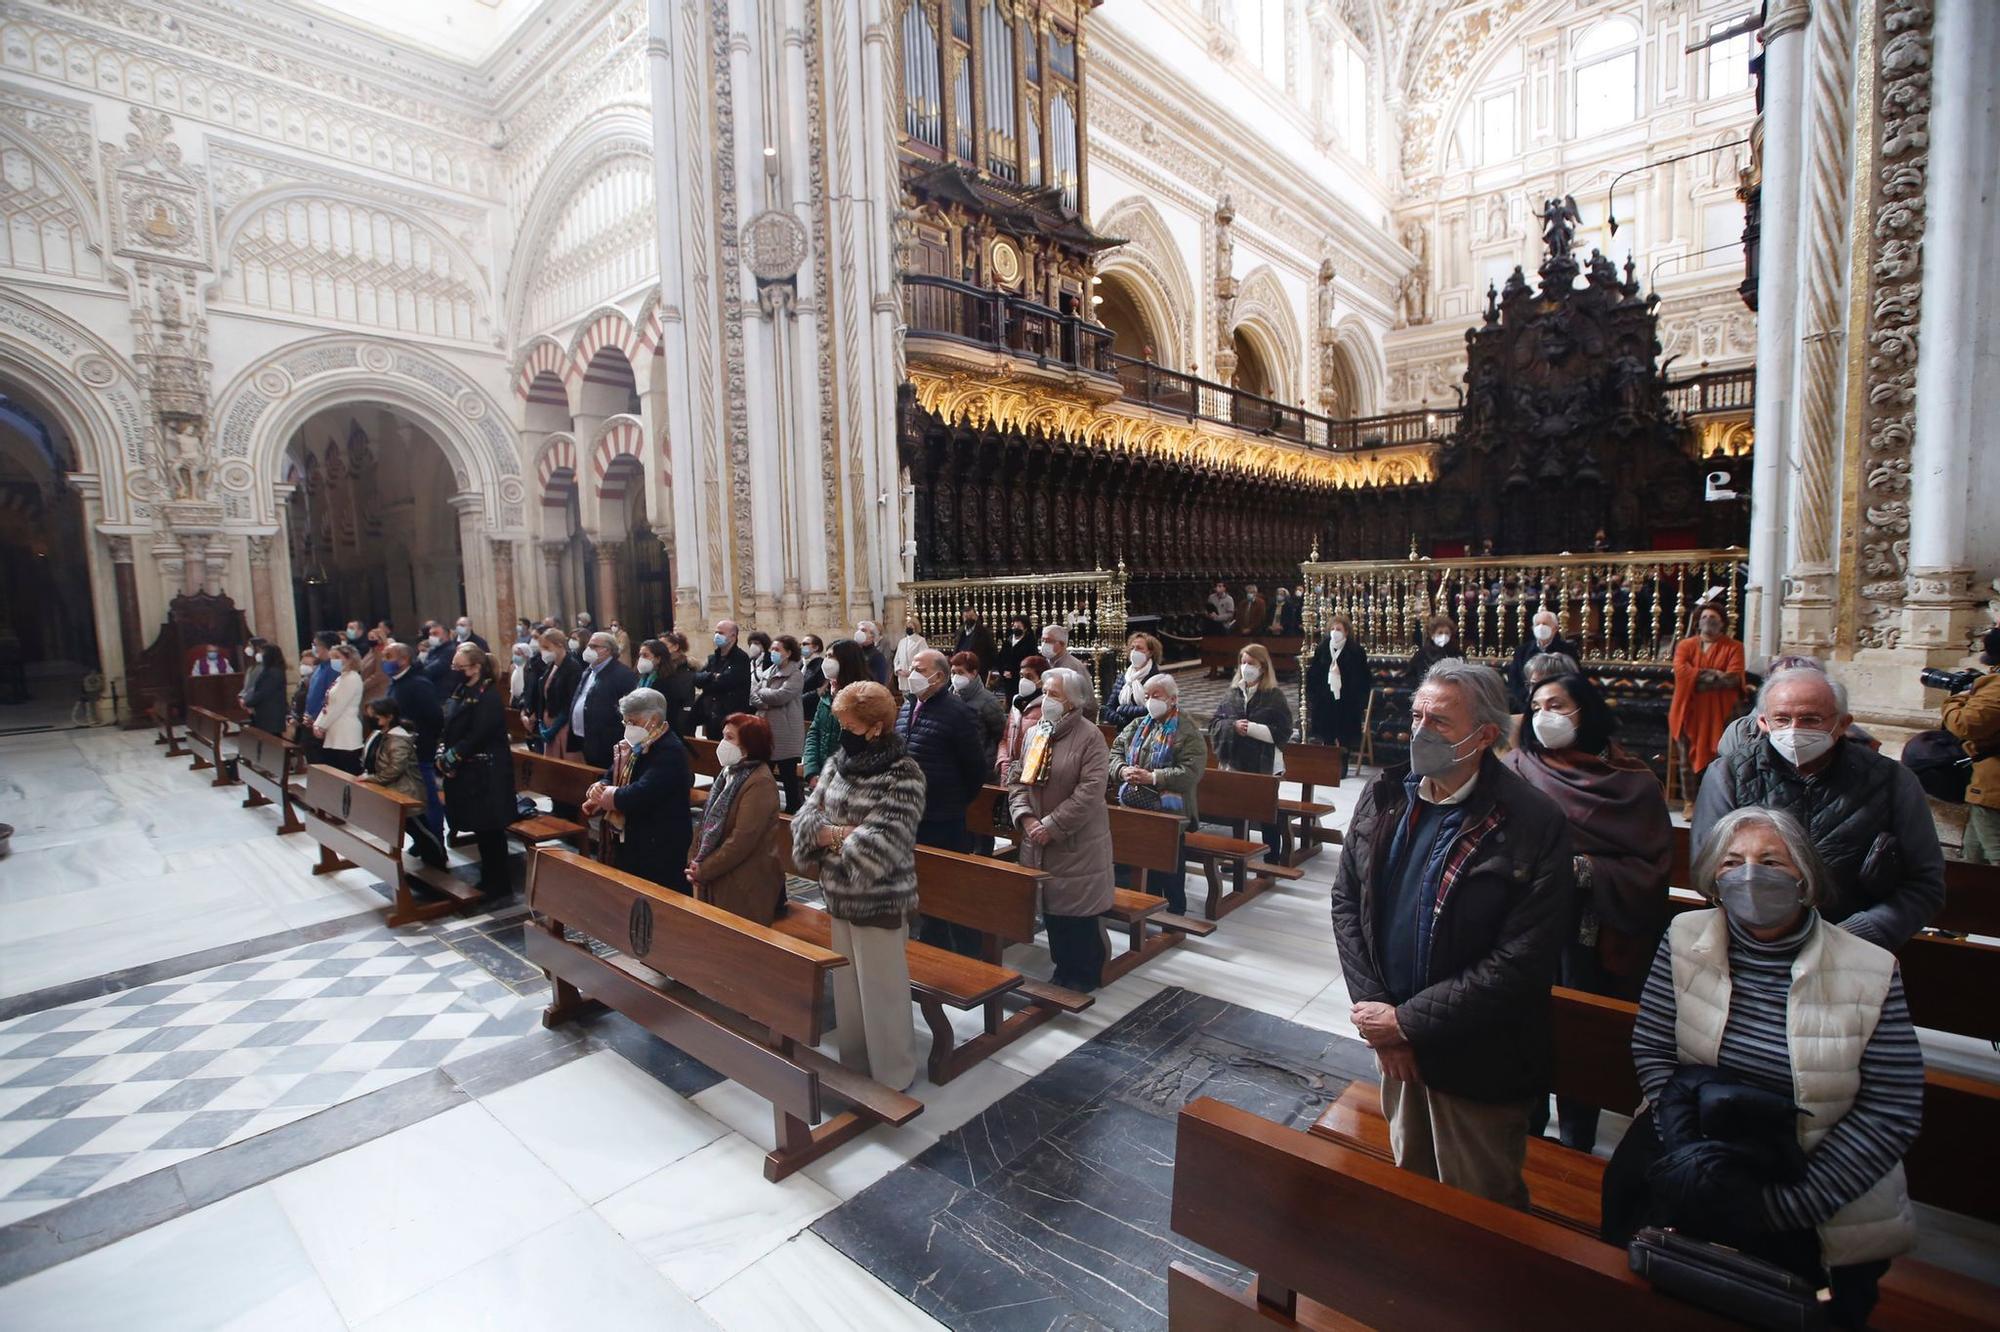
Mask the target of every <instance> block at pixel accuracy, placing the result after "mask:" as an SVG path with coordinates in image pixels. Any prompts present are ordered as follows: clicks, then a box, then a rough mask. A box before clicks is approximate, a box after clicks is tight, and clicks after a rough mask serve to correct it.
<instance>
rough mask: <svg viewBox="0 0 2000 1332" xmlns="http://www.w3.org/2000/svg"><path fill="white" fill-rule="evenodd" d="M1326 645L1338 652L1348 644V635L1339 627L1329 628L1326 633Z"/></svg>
mask: <svg viewBox="0 0 2000 1332" xmlns="http://www.w3.org/2000/svg"><path fill="white" fill-rule="evenodd" d="M1326 645H1327V646H1328V647H1330V648H1332V649H1333V650H1334V651H1335V652H1338V651H1340V650H1341V649H1342V648H1344V647H1346V646H1347V635H1346V634H1345V633H1342V632H1341V631H1340V630H1338V629H1332V630H1329V631H1327V635H1326Z"/></svg>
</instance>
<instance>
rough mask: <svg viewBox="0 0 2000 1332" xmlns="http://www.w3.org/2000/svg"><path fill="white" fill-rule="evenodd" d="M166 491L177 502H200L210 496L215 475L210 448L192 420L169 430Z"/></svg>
mask: <svg viewBox="0 0 2000 1332" xmlns="http://www.w3.org/2000/svg"><path fill="white" fill-rule="evenodd" d="M166 433H167V488H168V489H169V490H171V491H172V492H173V496H174V498H175V499H177V500H198V499H202V498H205V497H206V496H207V494H208V489H209V481H210V479H211V477H212V475H213V473H214V468H213V467H211V466H210V464H209V459H208V449H207V446H206V445H204V444H203V443H202V439H201V433H200V431H199V430H198V429H197V428H196V424H195V422H193V421H179V422H175V423H172V424H170V425H169V426H168V427H167V432H166Z"/></svg>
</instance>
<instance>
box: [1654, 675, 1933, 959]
mask: <svg viewBox="0 0 2000 1332" xmlns="http://www.w3.org/2000/svg"><path fill="white" fill-rule="evenodd" d="M1757 703H1758V716H1757V725H1758V728H1759V729H1760V731H1761V732H1762V735H1761V736H1760V738H1759V740H1758V742H1757V743H1756V744H1754V745H1745V746H1743V747H1742V748H1741V749H1738V750H1736V751H1735V752H1734V753H1732V754H1729V755H1728V756H1727V757H1724V758H1718V759H1717V760H1716V761H1715V762H1713V763H1711V764H1709V765H1708V768H1707V770H1706V771H1705V772H1704V773H1703V774H1702V780H1701V794H1700V795H1699V796H1698V797H1696V799H1695V804H1694V820H1693V826H1692V827H1691V828H1690V829H1689V830H1688V845H1689V847H1690V848H1691V849H1692V851H1693V852H1695V853H1697V854H1698V853H1699V852H1700V850H1701V844H1702V842H1703V841H1704V840H1705V839H1706V838H1707V836H1708V830H1709V829H1710V828H1713V827H1714V826H1715V821H1716V820H1717V819H1719V818H1721V817H1722V816H1723V815H1724V814H1727V813H1728V812H1729V811H1730V810H1732V809H1740V808H1742V807H1743V806H1745V805H1762V806H1763V807H1764V808H1766V809H1782V810H1784V811H1785V812H1786V813H1787V814H1790V815H1791V816H1792V817H1794V818H1796V819H1797V820H1798V821H1799V822H1800V823H1802V824H1804V825H1805V828H1806V832H1807V833H1808V834H1810V836H1811V837H1812V844H1813V850H1815V851H1817V852H1819V857H1820V859H1821V860H1823V861H1825V862H1826V868H1827V881H1826V883H1825V884H1824V885H1823V886H1822V887H1821V889H1820V901H1819V914H1820V915H1822V916H1824V917H1825V918H1826V919H1827V920H1829V921H1832V922H1833V923H1834V924H1836V925H1838V926H1840V927H1841V928H1842V929H1844V930H1846V931H1847V932H1848V933H1849V934H1855V935H1859V936H1860V937H1861V938H1863V939H1866V940H1868V942H1870V943H1872V944H1878V945H1880V946H1881V947H1883V948H1887V949H1890V950H1891V951H1893V950H1895V949H1898V948H1901V947H1902V946H1903V945H1904V944H1905V943H1907V942H1908V941H1909V939H1910V936H1911V935H1913V934H1915V933H1916V932H1917V931H1918V930H1920V929H1922V928H1923V927H1924V926H1926V925H1928V924H1929V923H1930V921H1931V917H1933V916H1935V915H1936V914H1937V912H1938V908H1939V907H1941V906H1943V905H1944V852H1943V851H1941V850H1940V849H1939V848H1938V838H1937V824H1936V823H1935V822H1934V821H1933V820H1932V818H1931V810H1930V803H1929V802H1928V801H1927V800H1926V799H1925V798H1924V789H1923V787H1922V786H1921V785H1919V784H1918V782H1917V775H1916V774H1915V773H1913V772H1911V771H1910V770H1909V769H1908V768H1906V767H1904V766H1903V765H1902V764H1900V763H1898V762H1896V761H1895V760H1894V759H1892V758H1888V757H1886V756H1884V755H1882V754H1878V753H1876V752H1875V751H1873V750H1871V749H1869V748H1868V746H1866V745H1864V744H1862V743H1860V742H1859V741H1857V740H1855V739H1853V738H1852V737H1850V736H1849V735H1848V730H1849V728H1850V726H1851V725H1852V724H1853V721H1854V718H1853V717H1851V716H1849V715H1848V711H1847V694H1846V690H1845V689H1844V688H1842V687H1841V686H1840V685H1839V684H1838V683H1837V682H1835V681H1834V680H1831V679H1829V678H1828V677H1827V676H1826V675H1825V674H1823V673H1821V672H1819V671H1815V670H1809V669H1793V670H1785V671H1778V672H1776V673H1774V674H1773V675H1772V676H1771V678H1770V679H1768V680H1766V681H1765V682H1764V687H1763V689H1762V690H1760V691H1759V693H1758V699H1757Z"/></svg>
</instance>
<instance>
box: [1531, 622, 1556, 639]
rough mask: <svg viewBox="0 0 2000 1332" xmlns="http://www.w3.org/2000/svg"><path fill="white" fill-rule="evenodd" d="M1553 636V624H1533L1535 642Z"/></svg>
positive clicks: (1554, 634)
mask: <svg viewBox="0 0 2000 1332" xmlns="http://www.w3.org/2000/svg"><path fill="white" fill-rule="evenodd" d="M1555 636H1556V631H1555V627H1554V626H1553V625H1547V624H1538V625H1536V626H1535V641H1536V642H1537V643H1546V642H1548V641H1549V640H1550V639H1551V638H1554V637H1555Z"/></svg>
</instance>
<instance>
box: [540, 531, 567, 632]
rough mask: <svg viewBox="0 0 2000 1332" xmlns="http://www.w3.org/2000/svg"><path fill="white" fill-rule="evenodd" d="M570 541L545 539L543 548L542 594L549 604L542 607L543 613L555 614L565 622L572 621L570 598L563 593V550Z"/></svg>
mask: <svg viewBox="0 0 2000 1332" xmlns="http://www.w3.org/2000/svg"><path fill="white" fill-rule="evenodd" d="M568 544H569V543H568V542H564V541H544V542H542V544H541V549H542V595H543V596H544V597H545V598H546V599H547V601H548V604H547V605H546V606H543V607H542V608H541V613H542V614H543V615H553V616H555V617H556V618H557V619H558V620H560V621H561V622H562V623H563V624H565V625H567V624H568V623H569V621H570V611H569V598H568V597H567V596H565V595H564V594H563V571H562V557H563V551H564V550H565V549H567V547H568Z"/></svg>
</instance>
